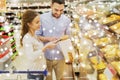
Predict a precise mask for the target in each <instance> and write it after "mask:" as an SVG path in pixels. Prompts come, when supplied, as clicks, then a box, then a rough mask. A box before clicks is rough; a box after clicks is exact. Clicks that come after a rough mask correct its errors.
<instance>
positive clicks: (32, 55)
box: [23, 39, 43, 60]
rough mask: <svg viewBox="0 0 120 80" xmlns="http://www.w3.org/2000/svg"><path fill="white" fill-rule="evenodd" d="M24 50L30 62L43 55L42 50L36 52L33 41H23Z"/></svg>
mask: <svg viewBox="0 0 120 80" xmlns="http://www.w3.org/2000/svg"><path fill="white" fill-rule="evenodd" d="M23 49H24V52H25V54H26V56H27V57H28V59H30V60H34V59H36V58H38V57H39V56H40V54H41V53H43V52H42V50H41V49H39V50H36V51H34V48H33V45H32V41H31V39H23Z"/></svg>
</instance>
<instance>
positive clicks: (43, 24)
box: [20, 0, 70, 80]
mask: <svg viewBox="0 0 120 80" xmlns="http://www.w3.org/2000/svg"><path fill="white" fill-rule="evenodd" d="M64 5H65V1H64V0H52V3H51V11H50V12H48V13H44V14H42V15H39V14H38V13H37V12H35V11H32V10H27V11H26V12H24V13H23V16H22V30H21V40H20V41H21V45H22V47H23V49H24V53H25V55H26V59H27V60H28V62H27V64H28V65H27V68H28V69H29V70H39V71H40V70H45V69H46V68H47V71H48V74H47V76H46V80H54V79H53V78H52V70H53V69H54V71H55V76H56V79H57V80H61V78H62V75H63V71H64V65H65V60H64V56H63V54H62V52H61V51H60V49H59V47H58V46H57V42H56V41H57V40H59V39H60V38H61V37H62V36H64V35H68V34H69V33H70V32H69V24H70V19H69V18H68V17H66V16H65V15H64V14H63V11H64ZM43 43H44V44H45V45H43ZM44 56H45V58H44ZM46 65H47V66H46ZM35 75H36V74H35ZM28 79H31V75H28ZM39 80H42V79H39Z"/></svg>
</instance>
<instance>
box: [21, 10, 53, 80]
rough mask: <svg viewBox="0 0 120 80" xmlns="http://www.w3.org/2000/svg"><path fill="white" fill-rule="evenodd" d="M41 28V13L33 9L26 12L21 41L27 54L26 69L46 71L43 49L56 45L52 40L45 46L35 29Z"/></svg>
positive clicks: (25, 59)
mask: <svg viewBox="0 0 120 80" xmlns="http://www.w3.org/2000/svg"><path fill="white" fill-rule="evenodd" d="M39 28H40V15H39V14H38V13H37V12H35V11H32V10H27V11H26V12H24V13H23V16H22V31H21V40H20V41H21V45H22V47H23V51H24V55H25V57H24V61H25V62H26V64H25V65H24V69H28V70H29V71H44V70H45V69H46V61H45V58H44V53H43V51H44V50H46V49H47V48H53V47H54V46H55V44H54V43H55V42H51V43H48V44H46V45H45V46H44V47H43V43H42V42H41V41H40V40H39V39H38V38H37V36H36V35H35V31H36V30H38V29H39ZM42 77H43V76H42ZM28 78H29V79H31V76H30V75H28ZM32 78H33V77H32ZM34 79H35V78H34ZM39 80H42V79H39Z"/></svg>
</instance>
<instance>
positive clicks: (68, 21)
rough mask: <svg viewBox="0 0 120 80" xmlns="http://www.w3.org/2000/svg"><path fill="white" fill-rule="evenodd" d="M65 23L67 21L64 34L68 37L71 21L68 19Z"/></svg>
mask: <svg viewBox="0 0 120 80" xmlns="http://www.w3.org/2000/svg"><path fill="white" fill-rule="evenodd" d="M66 21H67V22H66V30H65V34H66V35H70V23H71V20H70V19H69V18H68V19H67V20H66Z"/></svg>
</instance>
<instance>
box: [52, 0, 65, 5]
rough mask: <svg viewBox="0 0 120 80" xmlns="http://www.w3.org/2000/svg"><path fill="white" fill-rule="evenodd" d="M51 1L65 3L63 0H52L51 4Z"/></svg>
mask: <svg viewBox="0 0 120 80" xmlns="http://www.w3.org/2000/svg"><path fill="white" fill-rule="evenodd" d="M53 3H58V4H65V0H52V4H53Z"/></svg>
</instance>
